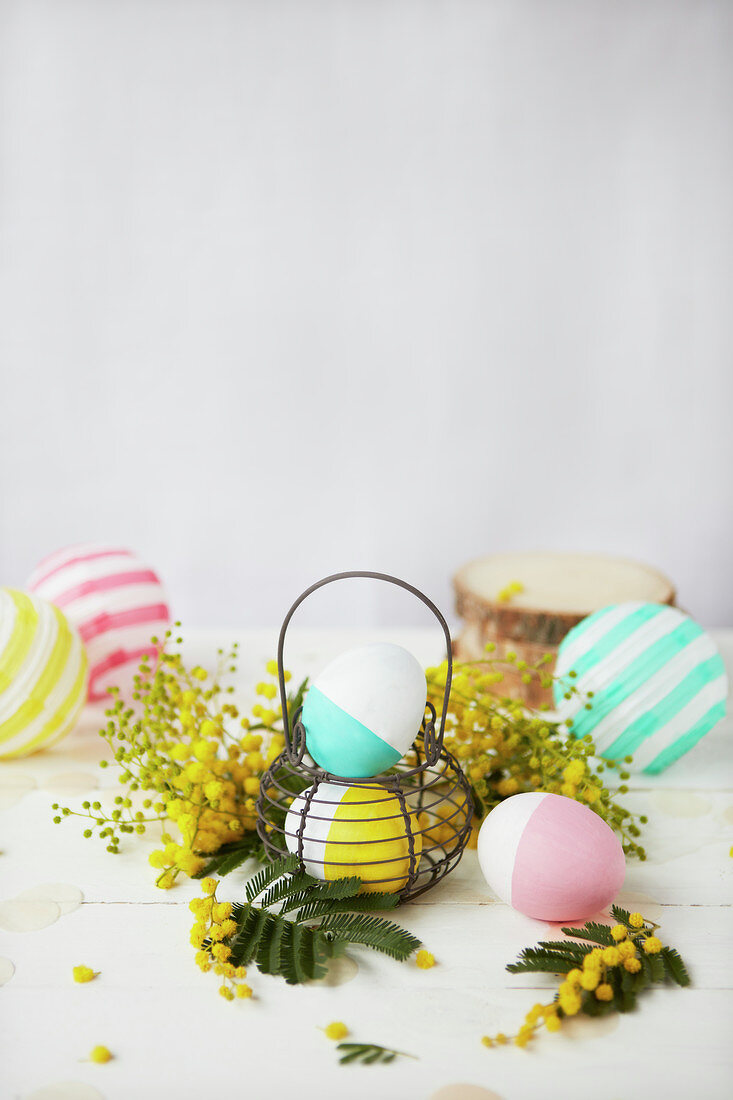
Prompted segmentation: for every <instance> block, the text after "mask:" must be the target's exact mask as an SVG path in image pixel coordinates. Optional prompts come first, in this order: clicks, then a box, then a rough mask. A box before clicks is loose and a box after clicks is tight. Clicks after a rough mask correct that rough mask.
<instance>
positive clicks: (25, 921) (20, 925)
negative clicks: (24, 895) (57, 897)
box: [0, 898, 61, 932]
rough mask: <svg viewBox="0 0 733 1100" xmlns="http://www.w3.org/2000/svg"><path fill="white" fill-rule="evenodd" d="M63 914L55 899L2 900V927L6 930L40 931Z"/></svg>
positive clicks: (0, 925) (0, 924)
mask: <svg viewBox="0 0 733 1100" xmlns="http://www.w3.org/2000/svg"><path fill="white" fill-rule="evenodd" d="M60 916H61V910H60V909H59V907H58V905H57V904H56V902H55V901H46V900H40V901H21V900H20V899H18V898H12V899H11V900H10V901H0V928H4V929H5V931H6V932H38V931H40V929H41V928H47V927H48V926H49V924H53V923H54V921H57V920H58V919H59V917H60Z"/></svg>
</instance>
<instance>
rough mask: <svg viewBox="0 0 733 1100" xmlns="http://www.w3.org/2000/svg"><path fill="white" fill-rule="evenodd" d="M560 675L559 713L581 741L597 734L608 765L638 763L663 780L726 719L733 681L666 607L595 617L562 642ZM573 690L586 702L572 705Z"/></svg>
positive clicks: (629, 606) (684, 620)
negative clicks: (630, 759) (627, 758)
mask: <svg viewBox="0 0 733 1100" xmlns="http://www.w3.org/2000/svg"><path fill="white" fill-rule="evenodd" d="M571 671H572V672H575V674H576V675H575V677H574V678H570V677H569V676H568V673H570V672H571ZM555 675H556V676H557V677H559V679H558V680H556V681H555V684H554V694H555V705H556V707H557V710H558V712H559V715H560V717H561V719H563V720H567V719H572V725H571V730H572V733H573V734H574V735H575V737H584V736H585V735H586V734H588V733H589V734H591V736H592V737H593V740H594V742H595V744H596V748H597V750H598V752H599V753H600V755H601V756H603V757H605V758H606V759H607V760H621V759H623V757H625V756H629V755H631V756H633V758H634V761H633V764H632V765H630V766H631V767H632V768H633V769H634V770H636V771H645V772H649V773H651V774H656V773H657V772H661V771H662V770H663V769H664V768H666V767H668V766H669V765H670V764H672V763H673V762H674V761H675V760H677V759H678V757H680V756H682V755H683V753H686V752H688V751H689V750H690V749H691V748H692V747H693V746H694V745H696V744H697V742H698V741H699V740H700V738H701V737H703V736H704V735H705V734H706V733H707V732H708V731H709V730H711V729H712V728H713V726H714V725H715V724H716V722H719V721H720V719H721V718H723V717H724V715H725V703H726V697H727V695H728V681H727V677H726V674H725V667H724V665H723V661H722V659H721V657H720V654H719V653H718V651H717V649H716V647H715V643H714V642H713V640H712V638H710V636H709V635H708V634H706V633H705V631H704V630H703V629H702V627H700V626H698V625H697V623H696V622H694V621H693V620H692V619H691V618H689V616H687V615H685V614H684V613H683V612H682V611H679V610H678V609H677V608H675V607H667V606H665V605H663V604H656V603H638V602H633V603H621V604H611V605H609V606H608V607H604V608H601V610H600V611H596V612H595V613H594V614H593V615H589V616H588V617H587V618H586V619H583V620H582V622H580V623H578V625H577V626H576V627H574V628H573V629H572V630H571V631H570V633H569V634H568V635H567V636H566V637H565V639H564V640H563V642H562V644H561V646H560V650H559V653H558V658H557V667H556V670H555ZM570 686H573V687H574V688H576V689H577V690H578V692H579V694H577V695H576V694H573V695H571V698H570V699H566V698H565V694H566V692H567V689H568V688H569V687H570ZM588 692H592V693H593V694H592V697H590V698H588V694H587V693H588ZM586 703H587V707H586Z"/></svg>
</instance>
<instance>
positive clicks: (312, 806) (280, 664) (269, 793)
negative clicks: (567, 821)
mask: <svg viewBox="0 0 733 1100" xmlns="http://www.w3.org/2000/svg"><path fill="white" fill-rule="evenodd" d="M354 578H364V579H368V580H379V581H385V582H387V583H389V584H393V585H396V586H397V587H399V588H402V589H404V590H405V591H407V592H410V593H411V594H412V595H414V596H415V597H416V598H417V599H419V600H420V601H421V602H422V603H423V604H425V606H426V607H428V608H429V610H430V611H432V613H433V614H434V615H435V617H436V619H437V620H438V622H439V623H440V626H441V628H442V630H443V633H444V636H445V641H446V654H447V662H448V667H447V674H446V681H445V688H444V692H443V706H442V710H441V715H440V722H439V725H438V729H437V730H436V721H437V715H436V711H435V708H434V707H433V705H432V704H431V703H429V702H426V708H425V709H426V714H425V715H424V716H423V721H422V725H421V727H420V730H419V731H418V732H417V736H416V739H415V741H414V743H413V746H412V748H411V750H410V753H414V754H415V758H416V761H417V762H416V764H415V765H414V766H411V765H410V762H409V761H408V760H407V759H406V758H403V760H402V761H400V763H398V764H397V765H396V767H395V768H393V769H390V771H389V772H388V773H386V774H382V775H378V776H373V777H368V778H351V777H348V776H341V775H336V774H334V773H332V772H328V771H326V770H324V769H323V768H320V767H318V766H317V765H316V764H315V763H313V764H311V763H309V762H308V761H307V760H306V759H305V756H306V753H307V751H308V750H307V741H306V737H307V735H306V730H305V727H304V726H303V723H302V722H301V720H300V714H301V709H302V708H298V710H297V711H296V712H295V714H294V715H293V716H292V725H291V716H290V715H289V713H288V698H287V690H286V686H285V665H284V650H285V639H286V635H287V630H288V627H289V625H290V622H291V620H292V618H293V615H294V614H295V612H296V611H297V609H298V608H299V607H300V605H301V604H302V603H303V601H304V600H306V599H307V598H308V596H310V595H312V594H313V593H314V592H316V591H318V589H320V588H323V587H324V586H325V585H327V584H331V583H333V582H335V581H340V580H351V579H354ZM277 670H278V681H279V687H280V703H281V708H282V710H281V713H282V721H283V732H284V737H285V749H284V751H283V752H282V753H281V754H280V755H279V756H278V757H277V759H276V760H275V761H273V763H272V764H271V765H270V768H269V769H268V771H267V772H266V773H265V775H263V776H262V779H261V782H260V793H259V796H258V799H257V832H258V835H259V836H260V838H261V840H262V842H263V845H264V848H265V852H266V854H267V856H268V858H269V859H271V860H275V859H279V858H280V857H281V856H283V855H287V854H288V853H289V852H290V851H291V850H292V849H291V848H290V847H289V846H288V843H287V841H288V838H290V839H291V841H294V842H295V850H296V852H297V855H298V858H299V860H300V863H301V866H304V865H305V862H306V861H305V860H304V843H305V835H304V834H305V825H306V820H307V818H309V817H311V818H315V819H317V818H318V813H317V810H318V806H319V803H320V804H321V805H324V806H325V805H329V804H330V805H333V803H332V801H331V802H330V801H329V800H328V799H323V798H320V799H319V797H318V792H319V789H320V788H321V786H322V785H323V784H324V783H333V784H336V785H339V786H343V787H346V788H350V789H354V788H359V787H361V788H363V789H365V790H370V791H374V790H375V789H378V788H380V787H381V788H383V789H384V791H385V801H386V800H387V799H390V800H391V798H392V797H396V798H397V800H398V802H399V805H400V813H399V814H394V813H389V814H385V815H384V816H382V817H373V818H372V820H373V821H386V820H394V819H397V818H400V819H401V821H402V822H403V824H402V827H401V830H400V833H399V837H396V838H394V839H406V840H407V849H408V851H407V855H408V858H409V870H408V873H407V881H406V882H405V875H404V874H402V875H400V876H399V882H400V884H402V883H404V885H401V887H400V889H399V894H400V898H401V900H407V899H408V898H414V897H417V896H418V895H420V894H422V893H424V892H425V891H426V890H429V889H430V888H431V887H432V886H434V885H435V884H436V883H437V882H438V881H439V880H440V879H441V878H443V877H444V875H446V874H448V872H449V871H451V870H452V869H453V868H454V867H455V866H456V865H457V863H458V862H459V860H460V858H461V856H462V854H463V851H464V849H465V846H466V844H467V842H468V838H469V835H470V833H471V827H472V818H473V801H472V798H471V790H470V787H469V784H468V781H467V780H466V777H465V775H464V774H463V771H462V770H461V767H460V764H459V763H458V761H457V760H456V759H455V758H454V757H453V756H452V755H451V754H450V753H449V752H448V751H447V750H446V749H445V748H444V747H443V740H444V735H445V724H446V718H447V714H448V704H449V699H450V688H451V680H452V674H453V660H452V654H451V637H450V630H449V628H448V624H447V623H446V621H445V618H444V617H443V615H442V614H441V612H440V611H439V610H438V608H437V607H436V605H435V604H434V603H433V601H432V600H430V599H429V598H428V597H427V596H426V595H425V594H424V593H422V592H421V591H420V590H419V589H418V588H415V587H414V585H411V584H409V583H408V582H407V581H403V580H400V579H399V578H398V577H393V576H391V575H390V574H388V573H377V572H372V571H368V570H350V571H348V572H344V573H333V574H331V575H330V576H328V577H324V578H323V579H322V580H320V581H317V582H316V583H315V584H312V585H311V586H310V587H309V588H307V589H306V590H305V591H304V592H302V593H301V595H300V596H299V597H298V598H297V600H295V602H294V603H293V604H292V606H291V607H290V609H289V611H288V612H287V614H286V616H285V618H284V620H283V624H282V627H281V629H280V636H279V638H278V646H277ZM410 753H407V754H406V757H409V756H410ZM283 777H288V778H289V779H291V780H295V781H296V784H297V783H298V782H300V781H301V780H302V782H303V784H304V787H307V789H303V790H301V791H300V792H294V791H293V790H292V789H291V788H290V787H289V786H286V785H284V783H283ZM430 796H434V797H433V801H428V802H426V799H427V798H429V797H430ZM296 797H301V798H302V800H303V806H302V808H301V810H300V824H299V826H298V828H297V829H296V831H295V833H292V832H290V833H289V832H288V830H287V828H286V825H287V814H288V810H289V807H290V805H291V803H292V801H293V800H294V798H296ZM364 801H365V802H366V801H368V802H370V803H373V802H374V801H375V800H374V799H373V798H369V799H365V800H364ZM353 804H355V805H358V804H359V803H358V802H357V803H353ZM447 806H449V807H450V808H449V809H446V807H447ZM438 807H444V810H443V814H442V815H441V814H438V813H437V808H438ZM312 810H315V813H311V811H312ZM431 812H432V816H433V820H432V822H428V824H427V825H423V823H422V822H421V821H420V820H419V818H418V815H422V814H424V813H431ZM283 813H284V815H285V817H284V819H283V820H282V822H281V820H280V819H281V817H282V815H283ZM454 818H455V819H456V820H455V822H454V821H453V819H454ZM416 823H417V825H418V826H419V827H418V828H417V829H416V828H415V824H416ZM438 829H443V830H444V831H445V830H446V829H447V830H448V831H449V832H450V833H451V835H450V837H449V839H448V841H447V842H446V841H443V840H437V839H435V837H434V836H433V835H432V834H433V833H434V832H435V831H437V830H438ZM418 834H420V835H421V839H422V846H421V851H420V852H416V841H415V837H416V835H418ZM426 838H430V839H431V844H430V845H426V843H425V840H426ZM387 842H388V841H384V843H387ZM339 843H341V844H346V845H349V846H351V845H352V844H353V845H359V844H369V843H372V844H374V843H375V842H374V841H369V840H362V841H353V842H351V841H329V846H331V845H337V844H339ZM376 843H379V842H376ZM324 848H325V844H324ZM308 862H309V863H311V864H312V863H317V864H320V865H321V866H323V865H325V863H326V861H325V860H314V859H313V858H312V857H311V858H309V860H308ZM395 862H399V863H404V858H403V857H394V858H388V859H384V860H379V859H374V860H365V861H364V863H363V864H359V865H360V866H375V865H381V864H385V865H388V864H390V863H395ZM328 865H329V866H331V867H333V866H339V863H338V861H334V860H333V859H329V860H328ZM343 866H349V867H353V863H344V864H343ZM369 881H370V886H371V888H375V887H376V888H380V887H381V888H383V889H385V890H389V889H390V883H391V884H392V888H393V889H394V884H395V882H396V881H397V879H396V878H395V877H394V876H393V877H391V878H390V877H389V868H388V867H386V877H385V878H379V879H374V878H370V880H369Z"/></svg>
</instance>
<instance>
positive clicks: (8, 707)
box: [0, 588, 87, 759]
mask: <svg viewBox="0 0 733 1100" xmlns="http://www.w3.org/2000/svg"><path fill="white" fill-rule="evenodd" d="M86 697H87V655H86V652H85V650H84V646H83V645H82V641H81V638H80V637H79V633H78V631H76V630H75V629H74V628H73V626H71V624H70V623H69V621H68V620H67V618H66V616H65V615H64V613H63V612H62V611H60V610H59V609H58V608H57V607H53V606H52V605H51V604H50V603H47V602H46V600H42V599H40V598H39V597H38V596H31V595H29V594H28V593H26V592H18V591H16V590H15V589H13V588H0V758H3V759H4V758H8V757H12V756H27V755H28V754H29V753H32V752H38V750H39V749H44V748H47V746H49V745H52V744H53V743H54V741H58V740H60V738H62V737H63V736H64V735H65V734H67V733H68V732H69V730H70V729H71V728H72V726H73V725H74V722H75V721H76V718H77V716H78V714H79V711H80V710H81V708H82V707H83V706H84V703H85V702H86Z"/></svg>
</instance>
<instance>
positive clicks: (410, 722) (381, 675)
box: [301, 642, 427, 779]
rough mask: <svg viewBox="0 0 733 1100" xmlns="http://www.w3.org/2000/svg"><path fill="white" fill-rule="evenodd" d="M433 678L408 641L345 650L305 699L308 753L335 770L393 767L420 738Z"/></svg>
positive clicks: (358, 773) (363, 772)
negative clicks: (427, 675) (429, 678)
mask: <svg viewBox="0 0 733 1100" xmlns="http://www.w3.org/2000/svg"><path fill="white" fill-rule="evenodd" d="M426 698H427V683H426V680H425V673H424V671H423V669H422V668H421V666H420V664H419V662H418V661H417V659H416V658H415V657H414V656H413V655H412V653H410V652H409V651H408V650H406V649H403V648H402V646H398V645H392V644H391V643H386V642H379V643H376V644H374V645H367V646H362V647H360V648H359V649H351V650H348V651H347V652H346V653H342V654H341V655H340V656H339V657H337V658H336V659H335V660H334V661H331V663H330V664H329V665H327V666H326V668H324V670H323V671H322V672H321V673H320V675H319V676H317V677H316V678H315V679H314V680H313V683H312V684H311V686H310V689H309V691H308V694H307V695H306V697H305V702H304V704H303V713H302V718H301V721H302V723H303V726H304V727H305V731H306V745H307V748H308V752H309V753H310V755H311V756H312V757H313V759H314V760H315V762H316V764H317V765H318V766H319V767H320V768H323V770H324V771H327V772H330V773H331V774H332V775H342V776H345V777H347V778H349V779H364V778H367V777H369V776H374V775H379V774H381V773H382V772H384V771H387V770H388V769H389V768H391V767H393V766H394V765H395V764H396V763H397V762H398V761H399V760H401V759H402V757H403V756H404V755H405V753H406V752H407V751H408V749H409V748H410V746H411V745H412V743H413V741H414V740H415V738H416V737H417V735H418V733H419V731H420V726H421V724H422V720H423V715H424V713H425V700H426Z"/></svg>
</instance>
